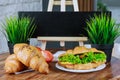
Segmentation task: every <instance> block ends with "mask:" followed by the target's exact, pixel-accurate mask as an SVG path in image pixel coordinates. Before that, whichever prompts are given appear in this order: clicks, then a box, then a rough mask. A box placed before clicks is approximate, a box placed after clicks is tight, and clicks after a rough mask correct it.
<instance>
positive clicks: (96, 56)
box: [59, 52, 106, 64]
mask: <svg viewBox="0 0 120 80" xmlns="http://www.w3.org/2000/svg"><path fill="white" fill-rule="evenodd" d="M105 60H106V55H105V54H101V53H94V52H89V53H84V57H83V58H80V55H74V54H66V55H64V56H61V57H59V61H61V62H70V63H72V64H86V63H90V62H100V61H101V62H103V61H105Z"/></svg>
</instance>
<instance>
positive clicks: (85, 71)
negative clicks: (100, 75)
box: [55, 63, 106, 73]
mask: <svg viewBox="0 0 120 80" xmlns="http://www.w3.org/2000/svg"><path fill="white" fill-rule="evenodd" d="M55 66H56V68H58V69H60V70H63V71H68V72H75V73H87V72H94V71H99V70H102V69H104V68H105V67H106V64H102V65H100V66H98V67H97V68H94V69H90V70H73V69H67V68H64V67H62V66H60V65H59V64H58V63H56V65H55Z"/></svg>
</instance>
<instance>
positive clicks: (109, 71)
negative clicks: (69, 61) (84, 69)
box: [0, 53, 120, 80]
mask: <svg viewBox="0 0 120 80" xmlns="http://www.w3.org/2000/svg"><path fill="white" fill-rule="evenodd" d="M8 55H9V54H8V53H6V54H1V55H0V80H108V79H110V78H113V77H116V76H119V75H120V67H119V66H120V60H119V59H117V58H115V57H112V60H111V63H110V64H108V65H107V67H106V68H105V69H103V70H101V71H97V72H91V73H71V72H65V71H61V70H59V69H57V68H56V67H55V64H56V63H55V62H52V63H50V64H49V66H50V67H49V68H50V73H49V74H47V75H46V74H41V73H39V72H37V71H33V72H27V73H23V74H18V75H14V74H6V73H5V71H4V61H5V59H6V57H7V56H8Z"/></svg>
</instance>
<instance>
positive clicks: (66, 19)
mask: <svg viewBox="0 0 120 80" xmlns="http://www.w3.org/2000/svg"><path fill="white" fill-rule="evenodd" d="M101 13H102V12H27V11H23V12H19V13H18V15H19V17H22V16H29V17H32V18H34V19H35V24H36V25H37V29H36V31H35V33H34V35H33V36H32V37H35V38H36V37H37V36H87V33H86V31H85V27H86V21H87V20H89V19H90V17H93V16H94V14H96V15H100V14H101ZM104 13H106V14H108V15H109V16H111V12H104Z"/></svg>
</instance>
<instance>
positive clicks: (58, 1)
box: [37, 0, 88, 50]
mask: <svg viewBox="0 0 120 80" xmlns="http://www.w3.org/2000/svg"><path fill="white" fill-rule="evenodd" d="M54 5H60V7H61V8H60V10H61V12H64V11H66V5H73V8H74V11H79V9H78V1H77V0H49V3H48V10H47V11H48V12H52V10H53V6H54ZM37 40H38V41H42V46H41V48H42V49H43V50H45V48H46V44H47V41H60V46H61V47H63V46H65V41H78V42H79V45H80V46H83V45H84V43H83V42H84V41H87V40H88V39H87V37H52V36H51V37H40V36H38V37H37Z"/></svg>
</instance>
